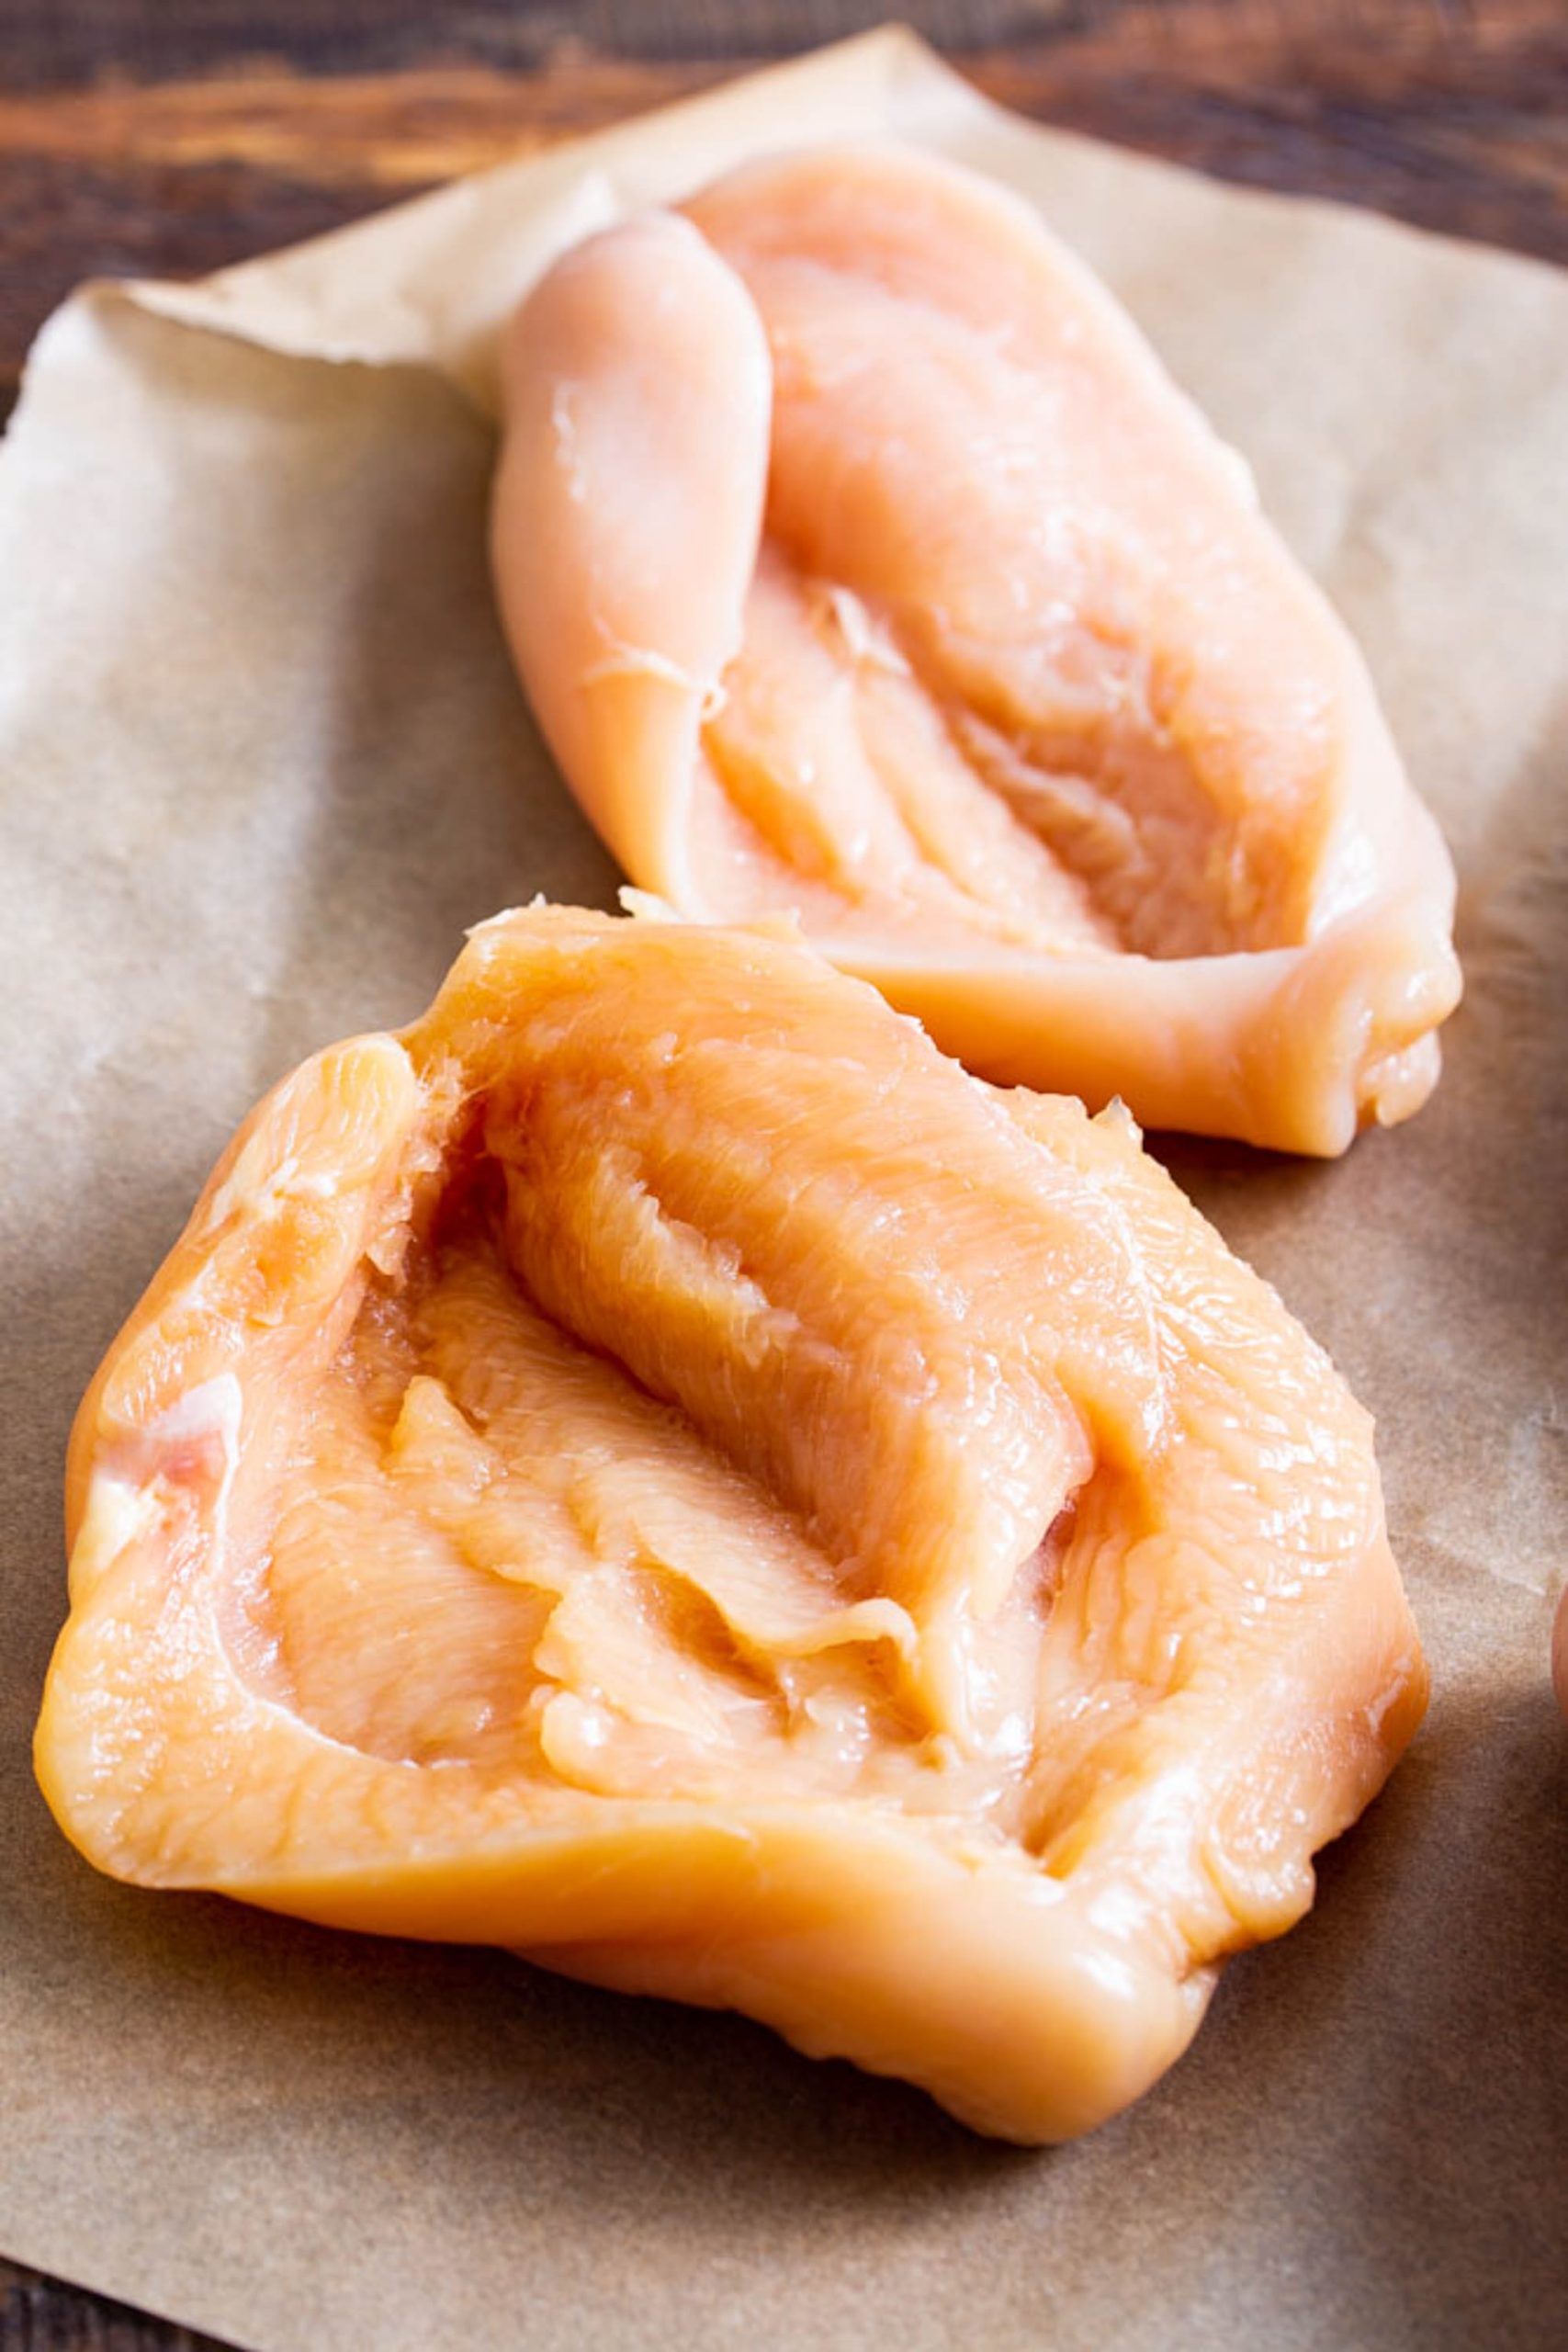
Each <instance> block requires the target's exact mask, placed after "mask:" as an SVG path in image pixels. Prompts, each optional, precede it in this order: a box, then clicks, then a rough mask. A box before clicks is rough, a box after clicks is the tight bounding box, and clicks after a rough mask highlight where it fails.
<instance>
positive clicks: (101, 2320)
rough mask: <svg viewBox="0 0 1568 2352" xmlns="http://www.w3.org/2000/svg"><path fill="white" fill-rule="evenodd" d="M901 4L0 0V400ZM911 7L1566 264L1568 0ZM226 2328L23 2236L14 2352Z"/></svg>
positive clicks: (1100, 88)
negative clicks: (388, 207) (125, 292)
mask: <svg viewBox="0 0 1568 2352" xmlns="http://www.w3.org/2000/svg"><path fill="white" fill-rule="evenodd" d="M877 13H878V12H877V11H876V10H875V9H874V8H868V7H866V6H864V5H859V6H852V5H842V4H841V0H599V4H598V5H590V6H561V5H530V0H468V5H465V6H463V7H462V8H461V9H453V10H450V11H446V12H443V11H441V10H440V9H438V8H437V7H435V6H433V5H431V0H383V4H382V5H371V4H370V0H198V4H197V0H71V5H69V6H66V5H62V0H0V224H3V226H0V414H3V413H4V412H5V410H6V408H7V407H8V406H9V404H10V401H11V399H12V398H13V397H14V394H15V388H16V383H17V376H18V373H19V369H20V366H21V361H22V357H23V355H24V353H25V351H26V348H27V345H28V342H29V341H30V339H31V337H32V335H33V334H34V333H35V332H36V330H37V328H38V326H39V323H40V322H41V321H42V320H43V318H44V317H45V316H46V315H47V313H48V311H50V310H51V308H52V307H53V306H54V304H55V303H56V302H58V301H59V300H61V298H62V296H63V295H64V294H65V293H66V292H67V291H68V290H69V288H71V287H72V286H73V285H74V284H75V283H76V282H77V280H78V279H80V278H82V277H88V276H91V275H95V274H97V273H102V272H109V273H156V274H161V275H178V274H185V273H195V272H198V271H202V270H206V269H210V268H214V267H216V266H219V265H220V264H222V263H224V262H227V261H231V260H235V259H238V258H239V257H240V256H241V255H243V254H251V253H257V252H261V251H264V250H265V249H266V248H267V247H269V246H272V245H276V244H280V243H286V242H288V241H289V240H291V239H295V238H299V237H302V236H307V235H310V234H311V233H313V232H316V231H319V230H323V229H328V228H332V227H334V226H336V225H338V224H339V223H341V222H343V221H345V220H354V219H355V218H357V217H359V216H360V215H362V214H364V213H367V212H368V211H371V210H374V209H376V208H377V207H378V206H381V205H384V204H388V203H390V202H392V201H394V200H395V199H397V198H400V197H403V196H407V195H412V194H413V193H415V192H416V191H417V190H419V189H421V188H423V187H429V186H431V185H432V184H434V182H436V181H438V180H442V179H445V178H447V177H450V176H451V175H453V174H455V173H458V172H464V171H470V170H474V169H476V168H479V166H481V165H484V164H491V163H495V162H498V161H500V160H501V159H502V158H503V157H506V156H510V155H514V154H517V153H521V152H525V151H526V150H527V149H529V148H531V147H537V146H540V145H543V144H545V143H547V141H551V140H554V139H558V138H559V137H562V136H564V135H565V134H567V133H569V132H570V131H573V130H582V129H587V128H590V127H592V126H594V125H596V124H600V123H604V122H608V121H612V120H615V119H617V118H619V117H622V116H625V115H628V114H632V113H636V112H637V111H639V110H641V109H643V108H645V107H652V106H657V105H660V104H661V103H663V102H665V101H666V100H668V99H670V98H672V97H676V96H681V95H682V94H684V93H686V92H689V91H692V90H694V89H698V88H701V87H703V86H704V85H707V84H709V83H712V82H715V81H717V80H719V79H720V78H722V77H723V76H724V75H726V74H731V73H733V72H735V71H736V70H738V69H739V68H741V67H744V66H746V65H748V64H755V63H759V62H764V61H766V60H768V59H770V58H774V57H780V56H784V55H787V54H790V53H793V52H795V51H800V50H802V49H806V48H809V47H812V46H814V45H815V44H816V43H818V42H819V41H823V40H831V39H834V38H836V37H838V36H840V35H842V34H845V33H849V32H852V31H858V30H861V29H863V28H864V27H865V26H866V25H867V24H868V23H871V22H873V21H874V19H875V17H876V15H877ZM887 13H888V14H889V15H895V14H897V15H901V16H902V17H904V18H905V20H906V21H907V22H909V23H911V24H913V25H915V26H916V27H917V28H919V30H920V31H921V32H923V33H924V34H925V35H926V36H927V37H928V39H930V40H933V41H935V42H936V43H937V44H938V45H939V46H941V47H942V48H943V49H944V50H945V51H947V52H948V53H949V55H951V56H952V57H953V59H954V60H955V62H958V63H959V64H961V65H962V66H963V67H964V70H965V71H966V72H968V73H969V74H972V76H973V77H974V79H975V80H976V82H977V83H978V84H979V85H980V86H981V87H982V88H984V89H986V90H987V91H988V92H989V93H990V94H991V95H992V96H996V97H998V98H999V99H1001V100H1002V101H1003V102H1004V103H1006V104H1007V105H1009V106H1012V107H1019V108H1020V109H1021V110H1022V111H1023V112H1025V113H1028V114H1032V115H1034V116H1036V117H1038V118H1039V119H1041V120H1043V121H1047V122H1054V123H1060V124H1064V125H1066V126H1068V127H1070V128H1073V129H1076V130H1086V131H1090V132H1094V133H1097V134H1098V135H1100V136H1101V137H1104V138H1108V139H1115V140H1121V141H1125V142H1127V143H1130V144H1132V145H1134V146H1137V147H1141V148H1144V149H1146V150H1148V151H1149V152H1151V153H1157V154H1162V155H1167V156H1170V157H1173V158H1175V159H1177V160H1179V161H1182V162H1186V163H1190V164H1200V165H1201V166H1203V167H1205V168H1206V169H1209V170H1211V171H1214V172H1218V173H1221V174H1223V175H1226V176H1228V177H1231V178H1234V179H1237V180H1242V181H1247V182H1250V183H1253V184H1256V185H1258V186H1262V187H1274V188H1281V189H1286V190H1293V191H1299V192H1303V193H1310V194H1314V195H1322V196H1332V197H1339V198H1348V199H1350V200H1352V201H1355V202H1359V203H1365V204H1371V205H1376V206H1378V207H1381V208H1382V209H1385V210H1387V211H1390V212H1393V213H1396V214H1399V215H1402V216H1403V217H1404V218H1405V219H1407V220H1414V221H1417V222H1419V223H1421V224H1423V225H1425V226H1427V227H1430V228H1436V229H1442V230H1447V231H1450V232H1453V233H1456V234H1459V235H1464V236H1474V237H1483V238H1488V239H1492V240H1495V241H1496V242H1498V243H1505V244H1509V245H1513V246H1516V247H1517V248H1519V249H1520V250H1522V251H1524V252H1527V253H1533V254H1541V255H1544V256H1545V257H1547V258H1549V259H1552V260H1557V261H1562V262H1568V0H1032V5H1031V0H1014V5H1008V0H904V5H903V6H898V5H897V0H888V7H887ZM208 2344H209V2339H207V2338H203V2337H197V2336H195V2335H191V2334H189V2333H188V2332H187V2331H186V2330H185V2329H183V2328H175V2327H171V2326H168V2325H165V2324H162V2323H160V2322H157V2321H153V2320H148V2319H143V2318H140V2317H139V2316H138V2315H137V2314H136V2313H135V2312H130V2311H127V2310H125V2309H124V2308H123V2307H121V2306H118V2305H115V2304H112V2303H108V2302H106V2301H101V2300H99V2299H97V2298H95V2297H92V2296H89V2295H85V2294H82V2293H79V2292H77V2291H75V2290H72V2289H69V2288H65V2287H62V2286H60V2285H58V2284H56V2283H54V2282H51V2281H49V2280H46V2279H42V2278H39V2277H38V2275H37V2274H36V2273H33V2272H28V2271H23V2270H19V2269H16V2268H14V2267H10V2266H9V2265H6V2264H5V2263H3V2262H0V2352H203V2347H204V2346H208ZM302 2352H308V2348H306V2347H302ZM366 2352H375V2347H374V2346H367V2347H366Z"/></svg>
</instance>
